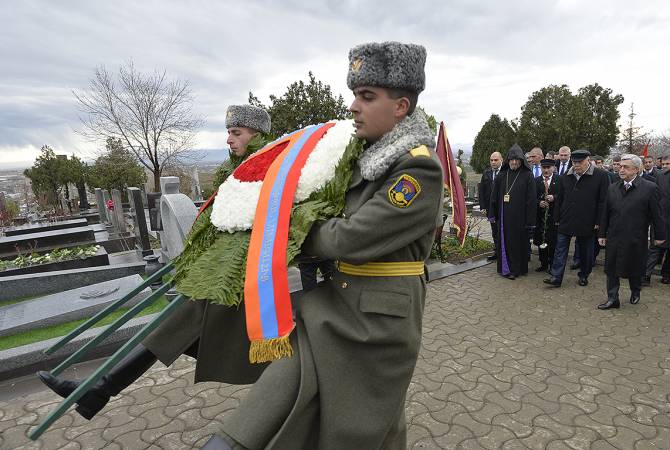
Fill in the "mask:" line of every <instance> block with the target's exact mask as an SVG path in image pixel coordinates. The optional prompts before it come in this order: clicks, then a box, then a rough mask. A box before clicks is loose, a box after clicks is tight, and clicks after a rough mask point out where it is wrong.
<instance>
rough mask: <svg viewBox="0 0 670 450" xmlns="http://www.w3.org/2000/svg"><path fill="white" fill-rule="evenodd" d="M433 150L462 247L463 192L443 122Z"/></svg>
mask: <svg viewBox="0 0 670 450" xmlns="http://www.w3.org/2000/svg"><path fill="white" fill-rule="evenodd" d="M435 151H436V152H437V157H438V158H439V159H440V162H441V163H442V168H443V169H444V186H445V187H446V188H447V189H449V197H450V198H451V211H452V214H451V221H452V225H453V227H454V228H456V237H457V238H458V240H459V242H460V243H461V247H462V246H463V244H464V243H465V236H466V235H467V233H468V224H467V210H466V208H465V194H464V193H463V186H462V185H461V178H460V177H459V176H458V168H457V166H456V160H455V159H454V154H453V153H452V152H451V146H450V145H449V139H448V138H447V129H446V127H445V126H444V122H440V131H439V133H438V136H437V147H436V148H435Z"/></svg>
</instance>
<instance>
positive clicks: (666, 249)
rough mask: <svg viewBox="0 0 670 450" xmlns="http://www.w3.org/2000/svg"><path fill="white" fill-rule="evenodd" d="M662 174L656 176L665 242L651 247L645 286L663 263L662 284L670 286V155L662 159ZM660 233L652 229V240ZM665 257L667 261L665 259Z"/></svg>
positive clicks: (644, 280) (644, 281)
mask: <svg viewBox="0 0 670 450" xmlns="http://www.w3.org/2000/svg"><path fill="white" fill-rule="evenodd" d="M661 163H662V168H663V170H662V171H661V172H658V173H657V174H656V184H657V185H658V189H659V191H660V194H661V214H662V215H663V221H664V222H665V242H664V243H663V244H661V245H654V243H653V242H652V245H651V246H650V247H649V256H648V257H647V267H646V269H645V274H644V279H643V285H649V284H650V283H651V273H652V272H653V271H654V267H656V264H658V263H661V262H662V263H663V264H662V266H661V277H662V278H661V283H663V284H670V155H665V156H663V157H662V158H661ZM657 235H658V233H657V232H656V231H655V230H654V229H653V228H652V240H655V239H656V236H657ZM664 257H665V261H663V258H664Z"/></svg>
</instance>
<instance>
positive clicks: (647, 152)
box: [642, 141, 649, 158]
mask: <svg viewBox="0 0 670 450" xmlns="http://www.w3.org/2000/svg"><path fill="white" fill-rule="evenodd" d="M642 156H643V157H644V158H646V157H647V156H649V141H647V143H646V144H644V149H642Z"/></svg>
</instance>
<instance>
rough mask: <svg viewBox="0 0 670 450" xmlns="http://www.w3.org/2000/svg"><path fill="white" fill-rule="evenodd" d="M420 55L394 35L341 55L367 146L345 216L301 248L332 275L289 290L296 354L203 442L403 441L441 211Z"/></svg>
mask: <svg viewBox="0 0 670 450" xmlns="http://www.w3.org/2000/svg"><path fill="white" fill-rule="evenodd" d="M425 58H426V51H425V49H424V48H423V47H422V46H418V45H412V44H402V43H398V42H385V43H371V44H364V45H360V46H357V47H355V48H353V49H352V50H351V51H350V53H349V64H350V65H349V73H348V77H347V82H348V86H349V88H350V89H352V91H353V93H354V97H355V99H354V101H353V103H352V105H351V107H350V110H351V112H352V113H353V115H354V122H355V125H354V126H355V134H356V137H358V138H362V139H364V140H365V141H366V148H365V150H364V152H363V154H362V155H361V157H360V158H359V160H358V163H357V166H356V167H355V168H354V172H353V175H352V180H351V182H350V185H349V188H348V191H347V194H346V206H345V211H344V214H342V216H341V217H337V218H333V219H329V220H327V221H324V222H320V223H317V224H315V225H314V227H313V228H312V230H311V231H310V234H309V235H308V237H307V239H306V241H305V243H304V245H303V247H302V250H303V254H304V255H305V256H310V257H318V258H321V259H325V260H333V261H336V262H337V271H336V272H335V273H334V274H333V275H332V277H330V279H327V280H325V281H324V282H322V283H320V284H319V285H318V286H317V288H316V289H314V290H312V291H310V292H307V293H302V294H298V295H297V296H295V297H294V302H293V304H294V306H295V321H296V330H295V332H294V333H293V335H292V344H293V348H294V349H295V354H294V356H293V357H291V358H284V359H280V360H277V361H275V362H273V363H272V364H270V366H269V367H268V368H267V369H266V370H265V372H264V373H263V374H262V375H261V377H260V378H259V380H258V381H257V382H256V384H255V385H254V386H253V387H252V389H251V391H250V392H249V394H248V396H247V397H246V398H245V399H244V400H243V401H242V403H241V404H240V406H239V407H238V408H237V409H236V410H235V411H234V412H233V413H232V414H231V415H230V416H228V417H226V420H225V422H224V427H223V430H222V432H221V433H220V434H218V435H215V436H212V438H211V439H210V440H209V441H208V443H207V444H206V445H205V448H206V449H227V448H234V449H244V448H248V449H254V450H255V449H291V450H296V449H338V450H339V449H347V450H352V449H365V450H371V449H404V448H406V423H405V413H404V403H405V394H406V392H407V388H408V386H409V383H410V380H411V378H412V373H413V370H414V367H415V365H416V360H417V358H418V354H419V348H420V342H421V321H422V315H423V309H424V301H425V296H426V280H425V277H424V262H425V260H426V259H427V258H428V255H429V253H430V248H431V244H432V242H433V239H434V235H435V228H436V227H437V225H438V224H439V223H440V220H441V217H442V211H441V205H442V192H443V189H442V186H443V175H442V170H441V166H440V163H439V161H438V159H437V157H436V155H435V153H434V151H433V148H434V145H435V144H434V142H435V141H434V133H433V132H431V130H430V128H429V126H428V123H427V120H426V116H425V114H424V113H423V112H422V111H421V110H419V109H415V107H416V103H417V99H418V94H419V93H420V92H421V91H422V90H423V89H424V85H425V75H424V65H425Z"/></svg>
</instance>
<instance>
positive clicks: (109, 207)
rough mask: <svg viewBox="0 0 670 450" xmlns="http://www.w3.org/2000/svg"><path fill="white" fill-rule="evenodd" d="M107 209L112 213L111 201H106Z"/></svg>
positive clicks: (112, 204) (112, 205) (112, 203)
mask: <svg viewBox="0 0 670 450" xmlns="http://www.w3.org/2000/svg"><path fill="white" fill-rule="evenodd" d="M107 209H108V210H110V211H114V201H113V200H107Z"/></svg>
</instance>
